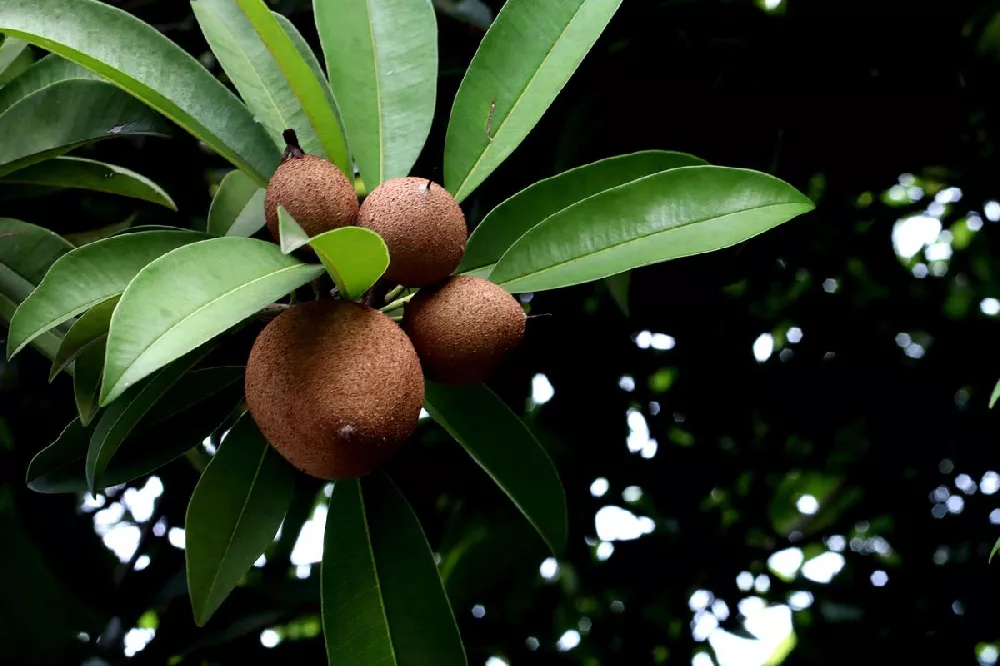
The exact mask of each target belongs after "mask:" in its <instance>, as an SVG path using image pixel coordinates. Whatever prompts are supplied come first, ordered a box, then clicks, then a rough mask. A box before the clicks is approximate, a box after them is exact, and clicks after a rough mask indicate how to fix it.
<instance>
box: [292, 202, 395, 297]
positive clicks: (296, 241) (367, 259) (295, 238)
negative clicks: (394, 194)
mask: <svg viewBox="0 0 1000 666" xmlns="http://www.w3.org/2000/svg"><path fill="white" fill-rule="evenodd" d="M278 230H279V233H280V236H281V251H282V252H284V253H286V254H287V253H289V252H294V251H295V250H297V249H298V248H300V247H302V246H303V245H306V244H308V245H309V247H311V248H312V249H313V251H314V252H316V256H318V257H319V259H320V261H321V262H322V263H323V267H324V268H325V269H326V272H327V273H329V274H330V277H332V278H333V282H334V284H336V285H337V291H338V292H340V293H341V294H343V296H344V298H346V299H348V300H352V301H353V300H355V299H358V298H361V297H362V296H363V295H364V293H365V292H366V291H368V290H369V289H371V287H372V285H374V284H375V283H376V282H377V281H378V279H379V278H380V277H382V274H383V273H385V269H387V268H388V267H389V249H388V248H387V247H386V245H385V241H383V240H382V237H381V236H379V235H378V234H377V233H375V232H374V231H371V230H369V229H362V228H361V227H341V228H340V229H332V230H331V231H327V232H324V233H322V234H319V235H317V236H314V237H312V238H309V236H308V235H307V234H306V232H305V231H304V230H303V229H302V227H300V226H299V224H298V223H297V222H296V221H295V219H294V218H293V217H292V216H291V214H290V213H289V212H288V211H287V210H285V209H284V207H282V206H278Z"/></svg>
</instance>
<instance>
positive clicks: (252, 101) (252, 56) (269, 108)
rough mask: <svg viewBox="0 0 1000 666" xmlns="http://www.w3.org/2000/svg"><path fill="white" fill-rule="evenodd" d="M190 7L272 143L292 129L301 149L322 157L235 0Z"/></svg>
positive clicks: (203, 0) (205, 0)
mask: <svg viewBox="0 0 1000 666" xmlns="http://www.w3.org/2000/svg"><path fill="white" fill-rule="evenodd" d="M191 7H192V9H193V10H194V15H195V17H196V18H197V19H198V25H199V26H201V31H202V33H203V34H204V35H205V39H206V40H208V44H209V46H211V47H212V53H214V54H215V57H216V58H218V59H219V63H220V64H221V65H222V68H223V69H224V70H225V72H226V74H227V75H228V76H229V78H230V80H231V81H232V82H233V85H235V86H236V89H237V90H238V91H239V93H240V96H241V97H242V98H243V101H245V102H246V105H247V107H249V109H250V111H251V112H252V113H253V114H254V118H255V119H257V120H259V121H260V123H261V124H262V125H263V126H264V128H265V129H266V130H267V133H268V134H270V135H271V139H272V140H273V141H274V143H275V145H277V146H284V143H285V142H284V140H283V139H282V137H281V133H282V132H283V131H284V130H285V129H288V128H294V129H296V130H298V136H299V142H300V143H301V145H302V149H303V150H305V151H306V152H307V153H311V154H315V155H321V156H324V157H325V156H326V152H325V150H324V149H323V144H322V143H321V142H320V141H319V138H318V137H317V136H316V132H315V131H314V129H313V128H312V126H310V125H309V119H308V117H307V116H306V113H305V111H304V110H303V109H302V105H301V104H300V103H299V100H298V98H297V97H296V96H295V92H294V91H293V90H292V87H291V85H290V84H289V82H288V79H287V78H285V74H284V72H283V71H282V70H281V67H279V66H278V63H277V62H275V60H274V57H273V56H272V55H271V52H270V51H268V49H267V46H266V45H265V44H264V42H263V41H262V40H261V38H260V36H259V35H258V34H257V32H256V30H255V29H254V26H253V23H251V22H250V19H248V18H247V15H246V14H244V13H243V11H241V10H240V7H239V5H238V4H237V2H236V0H195V2H192V3H191ZM288 27H289V28H290V29H291V30H292V31H295V28H294V27H292V26H291V24H288ZM295 34H298V33H297V31H295ZM299 37H300V38H301V35H299ZM289 38H291V35H289Z"/></svg>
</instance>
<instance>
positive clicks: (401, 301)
mask: <svg viewBox="0 0 1000 666" xmlns="http://www.w3.org/2000/svg"><path fill="white" fill-rule="evenodd" d="M416 295H417V292H413V293H412V294H410V295H408V296H403V297H402V298H397V299H396V300H394V301H393V302H392V303H389V305H387V306H385V307H384V308H382V309H380V310H379V312H392V311H393V310H398V309H399V308H401V307H403V306H404V305H406V304H407V303H409V302H410V299H411V298H413V297H414V296H416Z"/></svg>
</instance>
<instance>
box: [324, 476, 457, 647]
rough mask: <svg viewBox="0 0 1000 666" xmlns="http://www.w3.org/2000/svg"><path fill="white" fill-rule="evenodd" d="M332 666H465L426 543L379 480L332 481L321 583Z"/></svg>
mask: <svg viewBox="0 0 1000 666" xmlns="http://www.w3.org/2000/svg"><path fill="white" fill-rule="evenodd" d="M320 593H321V599H322V615H323V634H324V636H325V638H326V653H327V657H328V660H329V663H330V666H340V665H341V664H388V665H389V666H465V665H466V663H467V662H466V658H465V650H464V649H463V647H462V639H461V637H460V636H459V634H458V628H457V627H456V626H455V618H454V615H453V614H452V612H451V607H450V606H449V604H448V599H447V597H446V596H445V593H444V589H443V586H442V584H441V578H440V577H439V576H438V570H437V566H436V565H435V564H434V556H433V554H432V553H431V549H430V547H429V546H428V545H427V539H426V538H425V537H424V533H423V530H422V529H421V528H420V523H419V522H417V517H416V515H414V513H413V509H411V508H410V505H409V504H408V503H407V502H406V499H405V498H404V497H403V496H402V495H401V494H400V492H399V490H398V489H397V488H396V487H395V485H393V483H392V481H390V480H389V479H388V477H386V476H385V475H384V474H383V473H381V472H376V473H375V474H372V475H370V476H367V477H365V478H364V479H363V480H360V481H359V480H357V479H348V480H344V481H338V482H337V483H336V485H335V486H334V489H333V496H332V497H331V498H330V506H329V508H328V510H327V518H326V536H325V539H324V548H323V564H322V574H321V582H320Z"/></svg>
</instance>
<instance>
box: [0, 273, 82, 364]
mask: <svg viewBox="0 0 1000 666" xmlns="http://www.w3.org/2000/svg"><path fill="white" fill-rule="evenodd" d="M0 268H2V267H0ZM0 272H2V270H0ZM15 310H17V303H16V302H15V301H14V300H12V299H10V298H9V297H7V296H5V295H4V294H3V293H2V292H0V321H2V322H3V323H4V324H5V325H7V326H8V327H9V326H10V320H11V318H12V317H13V316H14V311H15ZM31 344H32V345H33V346H34V347H35V348H36V349H37V350H38V351H40V352H41V353H42V355H44V356H45V357H46V358H50V359H51V358H55V356H56V353H57V352H58V351H59V345H60V344H62V336H60V335H58V334H56V333H54V332H52V331H49V332H47V333H43V334H42V335H39V336H38V337H37V338H35V339H34V340H32V341H31ZM71 369H72V368H71Z"/></svg>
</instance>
